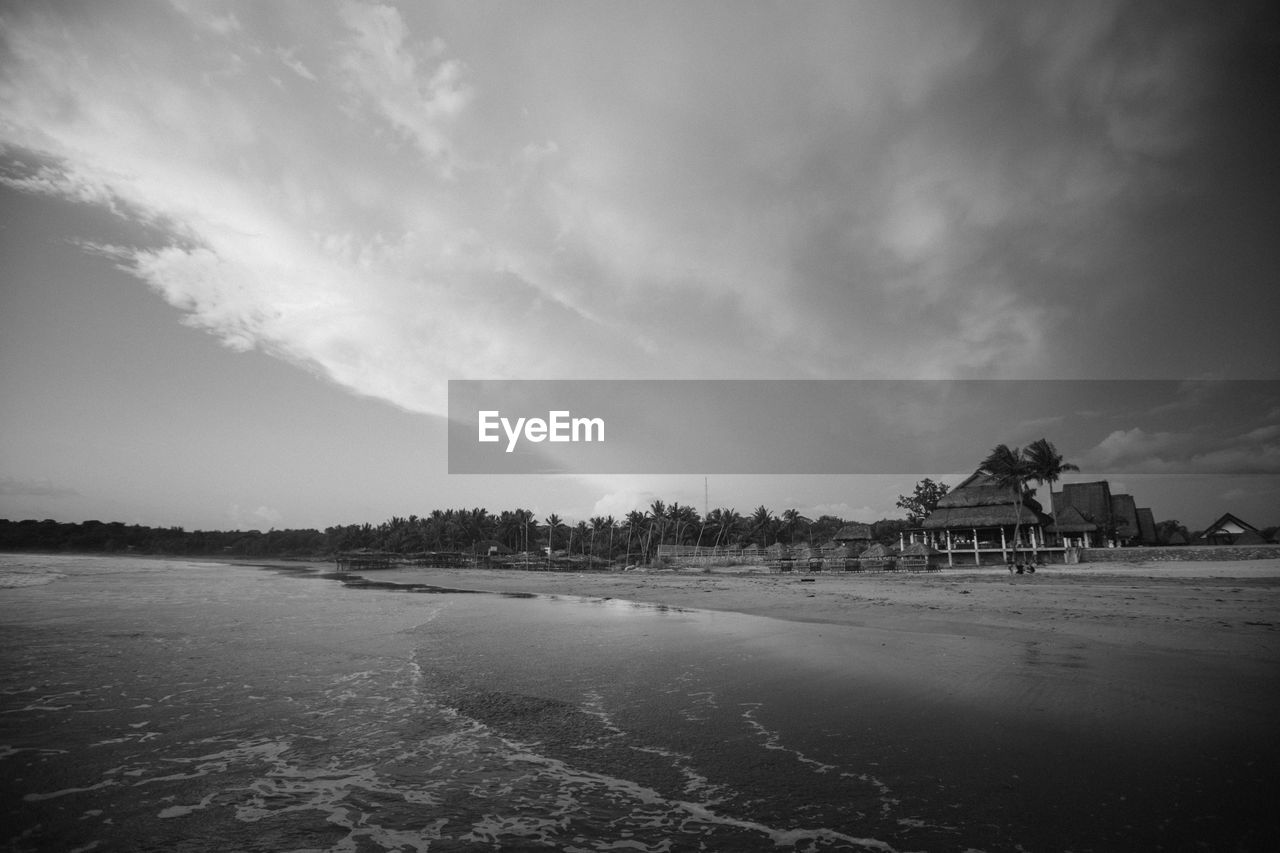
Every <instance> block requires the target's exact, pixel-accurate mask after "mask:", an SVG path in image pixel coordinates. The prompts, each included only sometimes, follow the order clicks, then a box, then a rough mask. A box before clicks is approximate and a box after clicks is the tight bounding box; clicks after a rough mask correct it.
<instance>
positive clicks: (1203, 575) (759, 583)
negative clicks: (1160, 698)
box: [363, 560, 1280, 662]
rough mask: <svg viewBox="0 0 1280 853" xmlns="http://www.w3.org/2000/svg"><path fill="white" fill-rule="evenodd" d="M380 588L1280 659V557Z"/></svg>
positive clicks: (479, 580) (488, 573)
mask: <svg viewBox="0 0 1280 853" xmlns="http://www.w3.org/2000/svg"><path fill="white" fill-rule="evenodd" d="M363 576H364V577H366V578H367V579H369V580H371V581H374V582H387V583H395V584H427V585H431V586H440V587H449V588H455V589H475V590H484V591H490V592H507V593H520V592H525V593H538V594H543V595H575V596H583V597H587V598H601V599H604V598H610V599H623V600H627V601H637V602H645V603H650V604H663V605H667V606H670V607H683V608H695V609H703V610H721V611H732V612H736V613H745V614H749V615H754V616H766V617H770V618H774V619H782V620H786V621H794V622H818V623H828V624H833V625H848V626H861V627H871V628H881V629H886V630H892V631H900V632H909V633H936V634H951V635H957V636H976V635H986V636H1008V635H1009V633H1010V632H1021V633H1024V634H1025V635H1026V636H1027V638H1028V639H1038V640H1044V641H1054V642H1065V641H1066V640H1067V639H1069V638H1077V639H1085V640H1092V641H1102V642H1108V643H1116V644H1120V645H1128V646H1138V647H1143V648H1148V649H1152V650H1165V651H1169V652H1178V651H1183V650H1196V651H1217V652H1224V653H1231V652H1240V653H1246V654H1249V655H1251V656H1259V657H1263V658H1269V659H1272V660H1275V661H1277V662H1280V560H1249V561H1238V562H1204V563H1177V564H1172V565H1171V564H1166V563H1145V564H1128V563H1119V564H1108V565H1098V564H1095V565H1090V566H1080V567H1074V566H1073V567H1069V568H1067V567H1051V568H1047V569H1042V570H1040V571H1038V572H1037V573H1036V574H1034V575H1011V574H1009V573H1008V572H1007V571H1005V570H1003V569H982V570H965V569H948V570H944V571H941V572H930V573H919V574H913V573H898V572H893V573H874V574H858V573H844V572H837V573H821V572H819V573H813V574H804V573H794V574H769V573H764V572H759V571H755V572H752V571H748V570H745V569H744V570H742V571H740V572H734V571H733V570H731V569H725V570H717V571H716V572H714V573H694V572H688V573H685V572H674V571H644V570H632V571H629V572H583V573H564V572H525V571H495V570H486V569H416V568H414V569H391V570H384V571H370V572H366V573H364V574H363Z"/></svg>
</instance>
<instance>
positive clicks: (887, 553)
mask: <svg viewBox="0 0 1280 853" xmlns="http://www.w3.org/2000/svg"><path fill="white" fill-rule="evenodd" d="M894 554H895V551H894V549H893V548H890V547H889V546H888V545H883V544H881V543H879V542H877V543H875V544H874V545H872V546H871V547H870V548H868V549H867V550H865V551H863V552H862V553H861V554H860V555H859V556H858V562H859V563H860V564H861V566H862V568H864V569H892V568H893V565H894Z"/></svg>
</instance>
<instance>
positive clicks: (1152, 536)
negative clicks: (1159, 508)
mask: <svg viewBox="0 0 1280 853" xmlns="http://www.w3.org/2000/svg"><path fill="white" fill-rule="evenodd" d="M1138 538H1139V539H1141V540H1142V544H1143V545H1154V544H1156V517H1155V515H1154V514H1153V513H1152V512H1151V508H1150V507H1142V506H1140V507H1138Z"/></svg>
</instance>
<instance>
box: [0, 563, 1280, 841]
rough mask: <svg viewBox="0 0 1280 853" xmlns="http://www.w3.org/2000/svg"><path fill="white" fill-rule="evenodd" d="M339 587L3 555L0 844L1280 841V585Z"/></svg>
mask: <svg viewBox="0 0 1280 853" xmlns="http://www.w3.org/2000/svg"><path fill="white" fill-rule="evenodd" d="M330 568H331V566H325V565H323V564H314V565H307V564H297V563H276V564H270V565H258V564H253V565H226V564H220V563H217V562H211V561H184V560H171V559H138V558H106V557H89V556H85V557H73V556H68V557H63V556H23V555H0V569H3V571H2V572H0V575H3V576H4V577H5V578H8V579H10V580H11V581H12V583H9V584H7V585H5V584H0V586H3V588H0V633H3V639H4V644H3V647H2V648H0V662H2V663H3V664H4V665H3V667H0V673H2V677H0V696H3V706H2V707H0V710H2V711H3V713H0V770H3V771H4V773H3V775H2V776H0V778H2V779H3V782H2V783H0V806H2V816H3V818H4V825H5V826H6V827H9V829H8V830H7V834H6V835H5V836H4V838H3V839H0V840H2V841H3V842H4V849H7V850H12V851H42V850H54V849H57V850H68V851H70V850H77V851H90V850H110V849H130V850H156V851H160V850H165V851H169V850H186V851H204V850H228V849H235V850H262V851H286V850H287V851H335V853H337V851H353V850H354V851H398V852H399V851H428V850H429V851H437V853H438V851H480V850H573V851H597V850H645V851H653V853H662V851H681V850H698V849H705V850H723V851H749V850H795V851H802V850H803V851H822V850H857V851H863V850H875V851H954V853H965V852H966V851H969V852H970V853H972V851H983V853H997V851H1005V850H1009V851H1055V850H1072V851H1108V850H1136V849H1142V850H1157V849H1166V850H1233V851H1234V850H1239V851H1255V850H1256V851H1264V850H1272V849H1275V847H1276V844H1275V842H1276V840H1277V838H1280V834H1278V833H1277V822H1276V818H1275V815H1274V809H1273V804H1274V800H1275V795H1276V793H1277V790H1278V788H1277V772H1276V770H1275V768H1276V767H1277V766H1278V765H1280V743H1278V742H1277V736H1276V733H1275V726H1274V720H1275V718H1276V712H1277V710H1278V703H1277V700H1276V698H1275V696H1276V694H1277V692H1278V691H1277V689H1276V688H1277V672H1280V666H1277V664H1280V643H1278V642H1277V624H1278V623H1280V617H1278V616H1277V614H1280V607H1278V606H1277V605H1278V601H1280V599H1278V596H1280V572H1277V568H1278V567H1277V566H1276V565H1274V564H1270V565H1262V564H1260V563H1249V564H1241V565H1225V564H1224V565H1217V566H1208V565H1206V566H1201V567H1199V568H1200V569H1201V571H1200V572H1199V573H1198V574H1197V573H1195V571H1194V570H1195V568H1197V567H1195V566H1187V565H1180V566H1178V567H1176V568H1174V569H1173V570H1171V571H1168V572H1164V567H1162V566H1108V567H1107V570H1106V571H1105V572H1099V571H1093V570H1092V569H1090V568H1086V567H1071V568H1070V569H1065V568H1064V569H1060V570H1055V569H1048V570H1045V571H1041V572H1037V573H1036V574H1035V575H1034V576H1011V575H1009V574H1007V573H1005V572H997V571H991V570H987V571H984V572H983V573H974V572H964V571H949V572H942V573H936V574H919V575H908V574H886V575H863V576H858V575H840V574H836V575H813V576H806V575H803V574H798V575H769V574H759V573H742V574H731V573H719V572H717V573H714V574H680V573H674V572H644V571H630V572H613V573H582V574H570V573H565V574H551V573H539V572H519V571H488V570H484V569H440V570H436V569H433V570H426V569H395V570H387V571H376V572H375V571H370V572H366V573H364V574H363V575H361V576H337V575H334V574H333V573H332V572H331V571H329V569H330ZM1162 572H1163V573H1162Z"/></svg>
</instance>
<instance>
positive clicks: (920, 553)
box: [898, 542, 945, 571]
mask: <svg viewBox="0 0 1280 853" xmlns="http://www.w3.org/2000/svg"><path fill="white" fill-rule="evenodd" d="M944 556H945V555H944V554H943V553H942V552H941V551H939V550H938V549H936V548H932V547H930V546H929V545H927V544H925V543H924V542H912V543H911V544H910V545H907V546H906V547H904V548H903V549H902V550H900V551H899V552H898V565H899V566H900V567H901V568H904V569H907V570H908V571H931V570H935V569H938V568H940V567H941V565H942V558H943V557H944Z"/></svg>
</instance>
